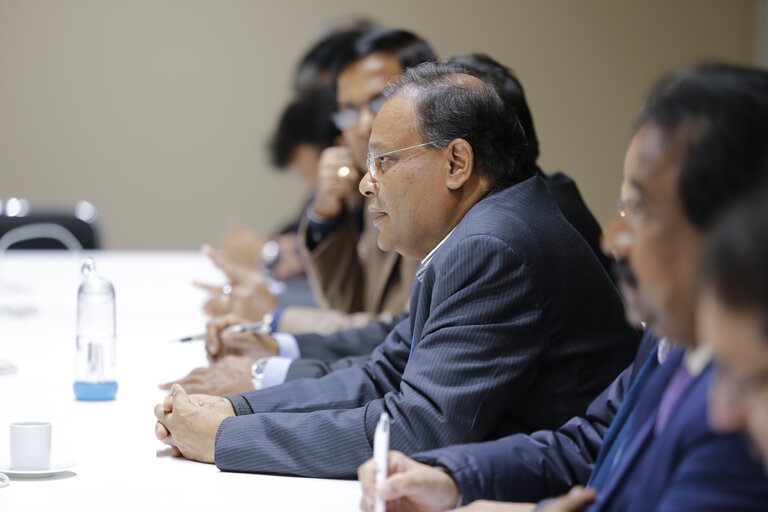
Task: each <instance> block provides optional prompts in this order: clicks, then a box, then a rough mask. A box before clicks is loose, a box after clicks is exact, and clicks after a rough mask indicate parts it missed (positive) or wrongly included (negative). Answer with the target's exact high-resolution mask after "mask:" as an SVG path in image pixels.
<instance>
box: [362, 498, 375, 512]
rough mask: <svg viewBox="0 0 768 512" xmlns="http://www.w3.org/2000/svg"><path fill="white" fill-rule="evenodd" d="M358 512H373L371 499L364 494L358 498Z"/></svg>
mask: <svg viewBox="0 0 768 512" xmlns="http://www.w3.org/2000/svg"><path fill="white" fill-rule="evenodd" d="M360 510H362V511H363V512H371V511H372V510H373V503H372V502H371V498H369V497H368V496H367V495H366V494H363V496H362V497H361V498H360Z"/></svg>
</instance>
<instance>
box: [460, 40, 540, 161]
mask: <svg viewBox="0 0 768 512" xmlns="http://www.w3.org/2000/svg"><path fill="white" fill-rule="evenodd" d="M448 63H449V64H458V65H460V66H465V67H467V68H469V69H471V70H472V71H474V73H475V76H477V77H478V78H480V79H482V80H483V81H484V82H485V83H487V84H488V85H490V86H492V87H493V88H494V89H496V92H497V93H499V96H501V100H502V101H503V102H504V104H505V105H506V107H507V109H508V110H509V111H510V112H514V113H515V114H516V115H517V118H518V119H519V120H520V125H521V126H522V128H523V131H524V132H525V140H526V141H527V143H528V146H527V147H526V149H525V155H524V156H523V161H522V162H521V165H524V166H531V167H532V168H533V173H534V174H541V173H542V172H541V169H540V168H539V167H538V165H536V160H538V158H539V139H538V137H537V136H536V129H535V128H534V126H533V117H532V116H531V111H530V109H529V108H528V102H527V101H526V100H525V91H523V84H521V83H520V80H518V79H517V77H516V76H515V75H514V74H513V73H512V71H511V70H510V69H509V68H508V67H506V66H504V65H503V64H501V63H499V62H498V61H496V60H494V59H493V58H491V57H489V56H488V55H484V54H479V53H474V54H471V55H467V56H466V57H454V58H452V59H451V60H449V61H448Z"/></svg>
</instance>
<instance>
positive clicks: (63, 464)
mask: <svg viewBox="0 0 768 512" xmlns="http://www.w3.org/2000/svg"><path fill="white" fill-rule="evenodd" d="M9 466H10V465H9V464H8V463H4V464H0V473H5V474H6V475H8V476H15V477H21V478H39V477H43V476H50V475H55V474H56V473H61V472H62V471H67V470H69V469H72V468H73V467H75V466H76V464H75V463H74V462H70V461H64V460H62V461H55V462H54V463H53V464H51V467H49V468H46V469H13V468H12V467H9Z"/></svg>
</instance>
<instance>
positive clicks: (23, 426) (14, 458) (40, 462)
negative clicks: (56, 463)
mask: <svg viewBox="0 0 768 512" xmlns="http://www.w3.org/2000/svg"><path fill="white" fill-rule="evenodd" d="M51 428H52V425H51V424H50V423H46V422H40V421H21V422H17V423H11V468H12V469H16V470H19V471H37V470H42V469H48V468H50V467H51Z"/></svg>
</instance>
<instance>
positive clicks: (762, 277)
mask: <svg viewBox="0 0 768 512" xmlns="http://www.w3.org/2000/svg"><path fill="white" fill-rule="evenodd" d="M700 270H701V280H702V283H703V284H705V285H709V286H712V288H713V290H714V291H715V293H716V294H717V296H718V298H719V299H720V300H721V301H722V302H723V303H725V304H727V305H728V306H730V307H732V308H733V309H740V310H756V311H759V312H760V314H761V315H762V319H763V322H764V325H763V331H764V334H765V335H766V336H768V189H762V190H761V191H760V192H759V193H757V194H755V195H754V196H752V197H750V199H749V200H747V201H744V202H743V203H741V204H740V205H738V206H737V207H736V208H734V209H733V211H731V212H730V213H729V214H728V215H727V216H726V217H725V219H723V221H722V222H720V223H719V224H718V225H717V227H716V229H715V231H714V233H713V235H712V238H711V239H710V242H709V246H708V247H707V249H706V250H705V252H704V256H703V258H702V262H701V269H700Z"/></svg>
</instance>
